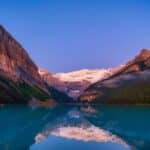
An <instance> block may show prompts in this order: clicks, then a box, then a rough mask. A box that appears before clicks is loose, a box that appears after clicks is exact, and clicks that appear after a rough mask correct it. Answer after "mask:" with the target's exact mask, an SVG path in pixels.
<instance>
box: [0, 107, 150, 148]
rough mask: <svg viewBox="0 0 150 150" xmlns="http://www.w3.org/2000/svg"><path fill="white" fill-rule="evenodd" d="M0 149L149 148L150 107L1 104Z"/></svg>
mask: <svg viewBox="0 0 150 150" xmlns="http://www.w3.org/2000/svg"><path fill="white" fill-rule="evenodd" d="M0 119H1V122H0V150H70V149H71V150H80V149H85V150H130V149H133V150H134V149H139V150H149V149H150V107H145V106H96V107H95V106H87V107H85V106H84V107H83V106H82V107H77V106H74V107H73V106H56V107H53V108H44V107H41V108H39V107H38V108H32V107H29V106H25V105H5V106H1V107H0Z"/></svg>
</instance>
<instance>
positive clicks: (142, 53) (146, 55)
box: [138, 49, 150, 58]
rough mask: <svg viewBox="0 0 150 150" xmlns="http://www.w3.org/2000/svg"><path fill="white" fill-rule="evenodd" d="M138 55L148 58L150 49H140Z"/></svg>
mask: <svg viewBox="0 0 150 150" xmlns="http://www.w3.org/2000/svg"><path fill="white" fill-rule="evenodd" d="M138 56H139V57H142V58H148V57H150V50H149V49H142V50H141V52H140V54H139V55H138Z"/></svg>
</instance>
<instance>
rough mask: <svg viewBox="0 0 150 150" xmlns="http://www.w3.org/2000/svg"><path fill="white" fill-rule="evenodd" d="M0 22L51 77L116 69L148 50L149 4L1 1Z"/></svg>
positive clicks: (136, 0)
mask: <svg viewBox="0 0 150 150" xmlns="http://www.w3.org/2000/svg"><path fill="white" fill-rule="evenodd" d="M0 23H1V24H2V25H3V26H4V27H5V28H6V29H7V30H8V31H9V32H10V33H11V34H12V35H13V36H14V37H15V38H16V39H17V40H18V41H19V42H20V43H21V44H22V45H23V47H24V48H25V49H26V50H27V51H28V53H29V54H30V56H31V58H32V59H33V60H34V62H35V63H36V64H38V65H39V66H41V67H43V68H45V69H47V70H48V71H49V72H52V73H57V72H68V71H72V70H78V69H82V68H89V69H91V68H107V67H114V66H117V65H119V64H122V63H124V62H126V61H127V60H129V59H130V58H132V57H133V56H135V55H136V54H137V53H138V52H139V50H140V49H141V48H150V1H149V0H1V4H0Z"/></svg>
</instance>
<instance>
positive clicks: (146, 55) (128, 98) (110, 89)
mask: <svg viewBox="0 0 150 150" xmlns="http://www.w3.org/2000/svg"><path fill="white" fill-rule="evenodd" d="M79 101H80V102H91V103H105V104H111V103H112V104H116V103H119V104H141V103H142V104H143V103H150V50H146V49H143V50H142V51H141V52H140V54H139V55H137V56H136V57H135V58H134V59H132V60H131V61H129V62H128V63H127V64H126V65H125V66H124V67H122V68H121V69H119V70H118V71H117V72H116V73H114V74H113V75H112V76H110V77H108V78H107V79H105V80H103V81H99V82H97V83H95V84H93V85H91V86H90V87H89V88H88V89H86V90H85V91H84V93H83V94H82V95H81V96H80V98H79Z"/></svg>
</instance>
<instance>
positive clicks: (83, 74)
mask: <svg viewBox="0 0 150 150" xmlns="http://www.w3.org/2000/svg"><path fill="white" fill-rule="evenodd" d="M120 67H122V66H119V67H117V68H114V69H91V70H89V69H82V70H78V71H73V72H69V73H57V74H54V75H52V74H50V73H48V72H46V71H45V70H43V69H39V74H40V75H41V76H42V77H43V78H44V80H45V81H46V82H47V83H48V84H49V85H50V86H52V87H55V88H56V89H57V90H59V91H62V92H64V93H66V94H67V95H69V96H70V97H73V98H74V99H76V98H77V97H78V96H80V95H81V94H82V92H83V91H84V90H85V89H86V88H87V87H88V86H90V85H91V84H93V83H95V82H97V81H101V80H103V79H105V78H108V77H109V76H110V75H112V74H113V73H114V72H115V71H116V70H118V69H120Z"/></svg>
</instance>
